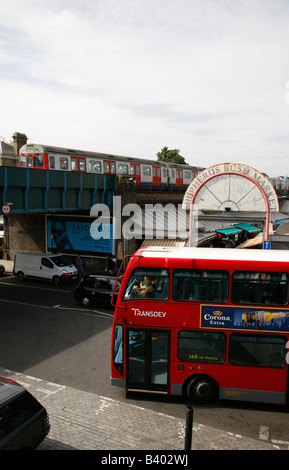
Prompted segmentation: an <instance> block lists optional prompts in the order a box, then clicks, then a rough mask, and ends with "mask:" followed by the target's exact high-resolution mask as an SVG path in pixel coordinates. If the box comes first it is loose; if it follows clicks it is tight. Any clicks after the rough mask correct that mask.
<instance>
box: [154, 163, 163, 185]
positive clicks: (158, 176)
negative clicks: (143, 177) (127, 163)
mask: <svg viewBox="0 0 289 470" xmlns="http://www.w3.org/2000/svg"><path fill="white" fill-rule="evenodd" d="M160 185H161V167H160V166H154V165H153V186H160Z"/></svg>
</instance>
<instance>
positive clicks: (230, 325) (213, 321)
mask: <svg viewBox="0 0 289 470" xmlns="http://www.w3.org/2000/svg"><path fill="white" fill-rule="evenodd" d="M201 328H215V329H230V330H259V331H261V330H263V331H279V332H288V331H289V310H282V309H272V308H266V307H264V308H255V307H253V308H250V307H235V306H228V307H225V306H221V305H218V306H216V305H202V306H201Z"/></svg>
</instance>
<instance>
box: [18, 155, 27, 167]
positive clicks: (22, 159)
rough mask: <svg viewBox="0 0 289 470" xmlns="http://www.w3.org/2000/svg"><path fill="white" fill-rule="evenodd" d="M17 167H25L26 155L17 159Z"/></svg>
mask: <svg viewBox="0 0 289 470" xmlns="http://www.w3.org/2000/svg"><path fill="white" fill-rule="evenodd" d="M19 166H20V167H21V166H22V167H23V166H24V167H26V155H20V158H19Z"/></svg>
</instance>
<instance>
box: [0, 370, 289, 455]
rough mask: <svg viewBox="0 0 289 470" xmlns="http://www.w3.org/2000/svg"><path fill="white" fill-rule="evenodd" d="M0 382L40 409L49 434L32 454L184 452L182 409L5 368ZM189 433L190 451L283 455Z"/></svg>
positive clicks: (253, 443) (210, 432) (207, 432)
mask: <svg viewBox="0 0 289 470" xmlns="http://www.w3.org/2000/svg"><path fill="white" fill-rule="evenodd" d="M0 376H4V377H8V378H10V379H12V380H15V381H16V382H18V383H20V384H21V385H23V386H24V387H25V388H26V389H27V390H28V391H29V392H30V393H32V395H34V396H35V397H36V398H37V399H38V400H39V401H40V403H41V404H42V405H43V406H44V407H45V408H46V410H47V412H48V414H49V420H50V425H51V429H50V433H49V434H48V436H47V437H46V438H45V440H44V441H43V442H42V443H41V444H40V446H39V447H38V450H47V451H48V450H54V451H56V450H98V451H110V455H114V454H111V452H112V451H125V452H127V454H128V455H133V451H146V453H147V452H151V451H161V452H164V451H169V452H170V453H173V454H174V455H178V454H179V453H180V455H181V453H182V452H184V450H185V441H186V439H185V438H186V418H187V411H186V408H185V407H184V419H180V418H176V417H174V416H169V415H166V414H163V413H158V412H156V411H153V410H149V409H145V408H142V407H140V406H136V405H132V404H129V403H128V402H126V401H118V400H114V399H111V398H108V397H104V396H100V395H96V394H93V393H88V392H84V391H82V390H77V389H75V388H71V387H67V386H65V385H61V384H56V383H52V382H48V381H46V380H43V379H39V378H36V377H31V376H29V375H25V374H23V373H19V372H14V371H11V370H7V369H5V368H0ZM187 429H189V428H187ZM190 429H191V430H192V437H191V439H190V440H189V442H190V444H191V451H193V450H239V451H240V450H247V451H248V450H266V451H268V450H285V449H284V447H283V448H281V447H280V446H277V445H274V444H273V443H271V442H268V441H262V440H257V439H256V440H255V439H249V438H247V437H245V436H241V435H239V434H233V433H230V432H225V431H221V430H219V429H216V428H213V427H210V426H204V425H202V424H198V423H195V422H194V421H193V427H192V428H190ZM287 448H288V446H287ZM181 451H182V452H181ZM131 453H132V454H131Z"/></svg>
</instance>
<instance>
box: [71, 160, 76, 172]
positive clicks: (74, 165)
mask: <svg viewBox="0 0 289 470" xmlns="http://www.w3.org/2000/svg"><path fill="white" fill-rule="evenodd" d="M71 171H77V160H75V159H74V158H72V159H71Z"/></svg>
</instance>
